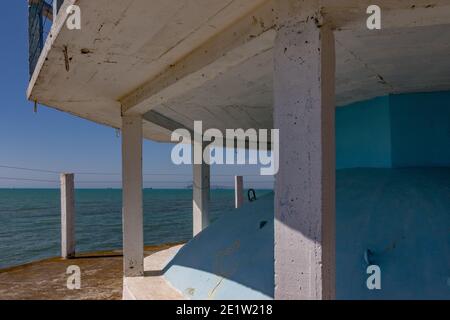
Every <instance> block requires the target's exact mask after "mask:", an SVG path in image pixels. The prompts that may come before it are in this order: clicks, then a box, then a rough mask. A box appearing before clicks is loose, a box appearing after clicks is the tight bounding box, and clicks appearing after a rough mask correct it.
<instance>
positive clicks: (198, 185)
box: [192, 142, 210, 237]
mask: <svg viewBox="0 0 450 320" xmlns="http://www.w3.org/2000/svg"><path fill="white" fill-rule="evenodd" d="M196 143H197V142H194V143H193V145H194V149H195V144H196ZM197 147H198V148H200V146H197ZM204 147H205V146H204V145H202V146H201V148H202V149H201V150H202V153H203V151H204ZM192 167H193V186H192V193H193V195H192V198H193V201H192V223H193V226H192V230H193V235H194V237H195V236H196V235H197V234H199V233H200V232H201V231H202V230H203V229H205V228H206V227H208V225H209V196H210V194H209V192H210V166H209V164H206V163H205V161H202V163H201V164H195V163H194V164H193V165H192Z"/></svg>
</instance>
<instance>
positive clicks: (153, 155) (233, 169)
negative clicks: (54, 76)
mask: <svg viewBox="0 0 450 320" xmlns="http://www.w3.org/2000/svg"><path fill="white" fill-rule="evenodd" d="M27 25H28V5H27V2H26V1H25V0H21V1H10V2H8V11H7V14H4V15H3V16H2V19H0V33H1V41H2V43H3V45H2V50H1V52H0V55H1V59H0V71H1V73H0V90H1V100H0V103H1V107H0V110H1V115H0V166H5V165H6V166H16V167H27V168H40V169H46V170H51V171H57V172H59V171H65V172H86V171H87V172H105V173H119V175H117V176H77V177H76V180H77V187H83V188H84V187H120V184H118V183H116V182H117V181H120V179H121V177H120V172H121V150H120V138H117V137H116V133H115V131H114V129H112V128H109V127H105V126H102V125H99V124H96V123H93V122H90V121H87V120H84V119H81V118H77V117H74V116H71V115H69V114H65V113H63V112H59V111H56V110H53V109H50V108H47V107H44V106H40V107H39V109H38V113H37V114H35V113H33V103H31V102H29V101H27V99H26V95H25V92H26V88H27V85H28V29H27ZM171 148H172V145H170V144H161V143H155V142H151V141H145V142H144V171H145V172H150V173H171V174H174V173H179V174H180V176H172V177H151V176H149V177H145V178H144V181H149V182H146V183H145V186H146V187H162V186H165V187H172V186H173V187H175V186H182V187H183V186H184V185H183V184H179V183H173V184H169V183H166V182H165V183H158V182H150V181H161V180H164V181H177V182H188V181H190V180H191V177H190V175H191V171H192V169H191V167H190V166H175V165H173V164H172V162H171V160H170V152H171ZM212 172H213V178H212V184H213V185H231V183H232V178H231V177H228V178H227V177H219V176H218V175H221V174H232V175H233V174H243V175H244V176H245V175H249V174H257V173H258V172H259V169H258V167H257V166H246V167H243V166H241V167H237V166H214V167H213V168H212ZM181 175H183V176H181ZM4 178H21V179H38V180H50V181H53V180H58V175H57V174H52V173H39V172H31V171H19V170H12V169H6V168H1V167H0V188H21V187H25V188H26V187H32V188H45V187H57V183H54V182H33V181H13V180H6V179H4ZM248 180H252V181H255V180H258V181H262V180H264V181H268V180H270V178H267V177H261V178H258V177H251V178H248ZM82 181H100V182H101V181H115V182H111V183H82ZM258 186H265V185H264V184H261V183H259V184H254V185H251V184H249V185H248V187H258ZM267 186H271V184H270V183H269V184H267Z"/></svg>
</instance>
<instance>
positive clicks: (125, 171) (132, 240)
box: [122, 115, 144, 277]
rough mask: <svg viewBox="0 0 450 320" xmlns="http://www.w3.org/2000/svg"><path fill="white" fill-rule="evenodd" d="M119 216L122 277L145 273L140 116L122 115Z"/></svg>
mask: <svg viewBox="0 0 450 320" xmlns="http://www.w3.org/2000/svg"><path fill="white" fill-rule="evenodd" d="M122 183H123V188H122V189H123V191H122V192H123V194H122V206H123V208H122V216H123V217H122V219H123V263H124V275H125V277H139V276H143V275H144V227H143V212H142V211H143V210H142V205H143V204H142V117H141V116H139V115H132V116H123V117H122Z"/></svg>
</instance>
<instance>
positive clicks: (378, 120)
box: [336, 96, 391, 169]
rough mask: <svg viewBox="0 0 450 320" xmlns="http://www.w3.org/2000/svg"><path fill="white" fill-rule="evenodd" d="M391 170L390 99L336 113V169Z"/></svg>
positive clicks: (347, 108)
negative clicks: (372, 168)
mask: <svg viewBox="0 0 450 320" xmlns="http://www.w3.org/2000/svg"><path fill="white" fill-rule="evenodd" d="M390 166H391V126H390V110H389V97H387V96H386V97H380V98H376V99H372V100H368V101H362V102H357V103H353V104H351V105H348V106H345V107H339V108H337V109H336V167H337V168H338V169H341V168H359V167H375V168H383V167H390Z"/></svg>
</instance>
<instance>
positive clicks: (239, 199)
mask: <svg viewBox="0 0 450 320" xmlns="http://www.w3.org/2000/svg"><path fill="white" fill-rule="evenodd" d="M243 204H244V177H242V176H235V177H234V205H235V207H236V209H239V208H240V207H242V205H243Z"/></svg>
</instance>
